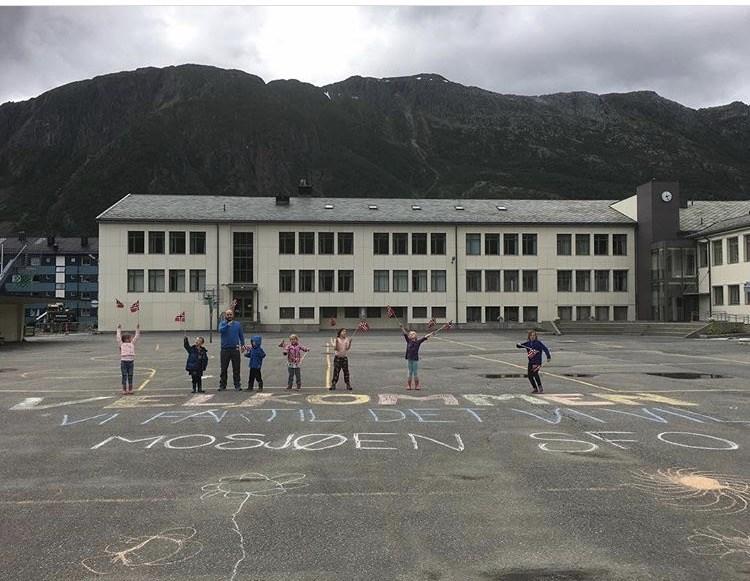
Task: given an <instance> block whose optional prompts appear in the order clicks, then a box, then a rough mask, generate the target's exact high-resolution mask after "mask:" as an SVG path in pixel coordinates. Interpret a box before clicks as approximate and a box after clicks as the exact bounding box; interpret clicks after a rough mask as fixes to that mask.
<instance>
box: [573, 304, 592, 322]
mask: <svg viewBox="0 0 750 581" xmlns="http://www.w3.org/2000/svg"><path fill="white" fill-rule="evenodd" d="M590 319H591V307H576V321H588V320H590Z"/></svg>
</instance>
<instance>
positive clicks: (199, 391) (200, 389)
mask: <svg viewBox="0 0 750 581" xmlns="http://www.w3.org/2000/svg"><path fill="white" fill-rule="evenodd" d="M198 393H206V392H205V391H203V388H202V387H199V388H198Z"/></svg>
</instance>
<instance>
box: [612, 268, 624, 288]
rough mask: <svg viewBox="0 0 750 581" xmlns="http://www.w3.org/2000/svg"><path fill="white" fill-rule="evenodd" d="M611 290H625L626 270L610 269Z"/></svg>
mask: <svg viewBox="0 0 750 581" xmlns="http://www.w3.org/2000/svg"><path fill="white" fill-rule="evenodd" d="M612 290H613V291H615V292H616V293H623V292H627V290H628V271H627V270H613V271H612Z"/></svg>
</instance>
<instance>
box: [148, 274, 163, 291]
mask: <svg viewBox="0 0 750 581" xmlns="http://www.w3.org/2000/svg"><path fill="white" fill-rule="evenodd" d="M148 292H150V293H163V292H164V270H162V269H159V270H149V271H148Z"/></svg>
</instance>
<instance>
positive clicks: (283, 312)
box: [279, 307, 294, 319]
mask: <svg viewBox="0 0 750 581" xmlns="http://www.w3.org/2000/svg"><path fill="white" fill-rule="evenodd" d="M293 318H294V307H279V319H293Z"/></svg>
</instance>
